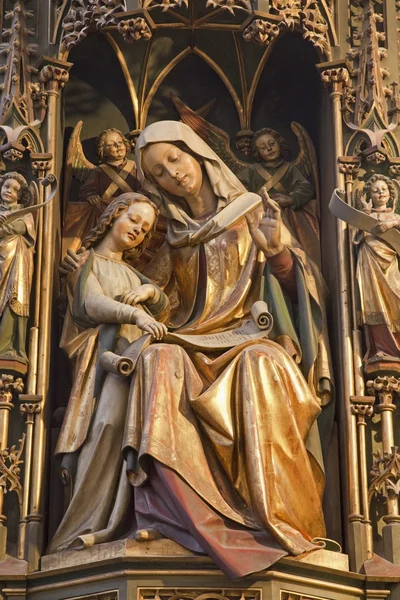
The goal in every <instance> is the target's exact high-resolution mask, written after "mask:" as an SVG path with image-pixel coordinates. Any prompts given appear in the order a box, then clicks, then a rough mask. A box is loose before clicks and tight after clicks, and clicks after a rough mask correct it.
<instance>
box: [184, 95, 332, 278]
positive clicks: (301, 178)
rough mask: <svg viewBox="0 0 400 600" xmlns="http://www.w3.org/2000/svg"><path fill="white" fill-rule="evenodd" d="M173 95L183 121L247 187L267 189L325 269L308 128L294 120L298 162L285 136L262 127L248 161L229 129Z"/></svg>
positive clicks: (257, 190)
mask: <svg viewBox="0 0 400 600" xmlns="http://www.w3.org/2000/svg"><path fill="white" fill-rule="evenodd" d="M172 99H173V101H174V104H175V106H176V108H177V110H178V112H179V114H180V116H181V118H182V121H183V122H184V123H186V124H187V125H189V126H190V127H192V129H194V130H195V131H196V133H198V134H199V135H200V137H202V138H203V139H204V140H205V141H206V142H207V143H208V144H209V145H210V146H211V148H212V149H213V150H214V152H216V153H217V154H218V156H219V157H220V158H221V159H222V160H223V161H224V162H225V163H226V164H227V165H228V167H229V168H230V169H231V171H233V172H234V173H235V175H236V176H237V177H238V179H240V181H241V182H242V183H243V185H244V186H245V187H246V188H247V190H248V191H250V192H255V193H257V194H261V189H264V190H265V191H266V192H267V193H268V194H269V196H270V198H272V199H273V200H275V201H276V202H277V203H278V204H279V206H280V207H281V209H282V218H283V221H284V223H285V225H286V226H287V227H288V228H289V230H290V231H291V233H292V234H293V235H294V237H295V238H296V239H297V241H298V242H299V243H300V245H301V247H302V249H303V250H304V251H305V252H306V253H307V254H308V256H309V257H310V258H311V259H312V260H313V261H314V262H315V263H316V264H317V266H318V267H321V250H320V226H319V198H318V189H319V183H318V169H317V157H316V153H315V148H314V146H313V143H312V141H311V139H310V137H309V135H308V133H307V131H306V130H305V129H304V127H303V126H302V125H300V124H299V123H296V122H293V123H292V124H291V128H292V131H293V132H294V133H295V135H296V137H297V140H298V143H299V146H300V152H299V154H298V156H297V158H296V160H295V161H294V162H290V152H289V147H288V144H287V142H286V140H285V139H284V138H283V137H282V136H281V135H280V134H279V133H278V132H277V131H275V130H274V129H269V128H264V129H260V130H259V131H257V132H256V133H255V134H254V135H253V139H252V150H253V154H254V157H255V159H256V162H255V163H253V164H251V163H246V162H243V161H240V160H239V159H238V158H237V157H236V156H235V154H234V153H233V152H232V150H231V148H230V138H229V136H228V134H227V133H225V131H223V130H222V129H219V128H218V127H215V126H214V125H212V124H211V123H209V122H207V121H206V120H205V119H203V118H202V117H201V116H199V115H198V114H196V113H195V112H194V111H192V110H191V109H190V108H189V107H188V106H186V105H185V104H184V103H183V102H182V101H181V100H179V98H177V97H175V96H174V97H173V98H172ZM309 178H311V180H312V181H313V184H311V183H310V181H309Z"/></svg>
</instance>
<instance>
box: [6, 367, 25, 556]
mask: <svg viewBox="0 0 400 600" xmlns="http://www.w3.org/2000/svg"><path fill="white" fill-rule="evenodd" d="M23 388H24V384H23V382H22V379H21V378H20V377H18V378H17V379H15V378H14V376H13V375H10V374H2V375H0V450H1V452H0V561H1V560H5V558H6V546H7V525H6V523H7V517H6V516H5V515H4V514H3V505H4V494H5V493H6V492H7V486H9V489H10V491H12V490H15V491H17V493H18V492H20V491H21V484H20V482H19V465H20V464H21V462H22V461H20V457H21V454H22V451H23V446H24V438H23V439H22V440H20V448H19V450H18V451H16V450H15V447H13V448H11V449H8V429H9V423H10V412H11V410H12V409H13V408H14V404H13V400H14V397H15V394H16V393H19V392H22V391H23Z"/></svg>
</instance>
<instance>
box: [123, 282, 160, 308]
mask: <svg viewBox="0 0 400 600" xmlns="http://www.w3.org/2000/svg"><path fill="white" fill-rule="evenodd" d="M156 293H157V288H156V287H155V286H154V285H152V284H151V283H145V284H143V285H141V286H139V287H138V288H137V289H136V290H134V291H131V292H126V293H125V294H122V296H121V298H120V302H123V303H124V304H129V305H130V306H135V305H136V304H141V303H142V302H146V300H152V299H154V297H155V295H156Z"/></svg>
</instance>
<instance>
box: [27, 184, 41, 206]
mask: <svg viewBox="0 0 400 600" xmlns="http://www.w3.org/2000/svg"><path fill="white" fill-rule="evenodd" d="M29 189H30V190H31V194H32V200H31V201H30V202H29V206H35V204H38V202H39V190H38V186H37V184H36V182H35V181H31V182H30V184H29Z"/></svg>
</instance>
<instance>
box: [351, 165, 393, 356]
mask: <svg viewBox="0 0 400 600" xmlns="http://www.w3.org/2000/svg"><path fill="white" fill-rule="evenodd" d="M397 196H398V193H397V190H396V188H395V184H394V183H393V181H392V180H391V179H389V178H388V177H385V175H373V176H372V177H370V178H369V179H368V181H367V182H366V184H365V186H364V189H363V193H362V195H361V197H360V203H361V206H362V210H363V212H364V213H366V214H368V215H369V216H370V217H373V218H374V219H376V220H377V224H376V227H375V228H374V230H375V232H376V233H377V234H382V233H384V232H386V231H388V230H389V229H392V228H395V229H400V215H398V214H396V212H395V209H396V203H397ZM354 243H355V244H356V245H357V246H358V258H357V272H356V277H357V282H358V289H359V296H360V315H359V316H360V324H361V325H362V326H363V329H364V334H365V341H366V346H367V353H366V356H365V358H364V360H365V362H366V364H368V363H371V362H372V363H373V362H377V361H388V362H392V361H399V360H400V270H399V257H398V254H397V252H396V251H395V250H394V249H393V248H392V247H391V246H389V244H387V243H386V242H385V241H384V240H383V239H382V238H380V237H377V236H376V235H374V234H373V233H370V232H367V231H361V230H358V231H357V232H356V234H355V237H354Z"/></svg>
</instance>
